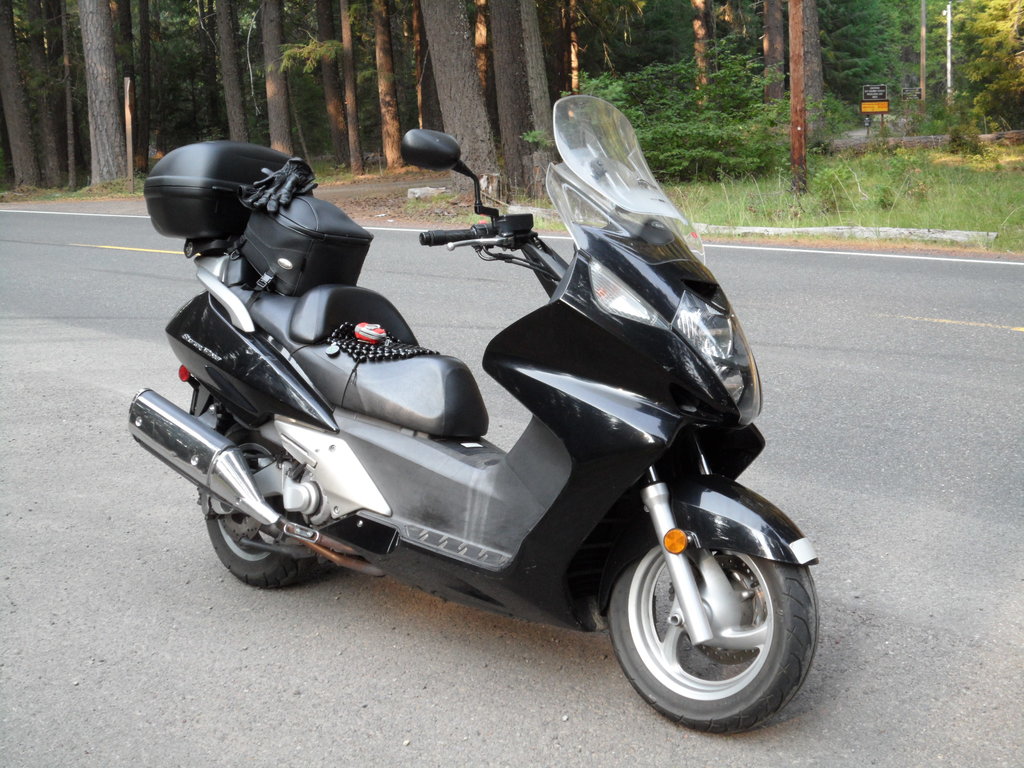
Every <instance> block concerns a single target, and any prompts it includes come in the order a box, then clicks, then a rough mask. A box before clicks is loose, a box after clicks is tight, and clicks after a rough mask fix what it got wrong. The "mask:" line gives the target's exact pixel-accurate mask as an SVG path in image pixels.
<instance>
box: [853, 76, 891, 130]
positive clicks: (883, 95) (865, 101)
mask: <svg viewBox="0 0 1024 768" xmlns="http://www.w3.org/2000/svg"><path fill="white" fill-rule="evenodd" d="M860 111H861V114H863V115H881V116H882V128H883V129H884V128H885V116H886V115H887V114H889V86H887V85H865V86H863V87H862V88H861V97H860Z"/></svg>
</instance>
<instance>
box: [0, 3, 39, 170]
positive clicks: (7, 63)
mask: <svg viewBox="0 0 1024 768" xmlns="http://www.w3.org/2000/svg"><path fill="white" fill-rule="evenodd" d="M0 99H2V103H3V108H4V120H5V122H6V124H7V138H8V140H9V141H10V144H11V163H12V165H13V166H14V186H16V187H20V186H28V187H38V186H39V182H40V180H41V178H40V175H39V163H38V162H37V161H36V151H35V147H34V146H33V144H32V124H31V122H30V120H29V114H28V103H27V101H26V99H25V86H24V84H23V83H22V81H21V73H20V72H19V71H18V52H17V50H16V49H15V43H14V10H13V8H12V7H11V0H0Z"/></svg>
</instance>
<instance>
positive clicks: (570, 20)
mask: <svg viewBox="0 0 1024 768" xmlns="http://www.w3.org/2000/svg"><path fill="white" fill-rule="evenodd" d="M578 16H579V3H578V2H577V0H569V2H568V7H567V9H566V12H565V23H566V30H565V31H566V43H567V49H566V52H567V59H568V65H569V66H568V71H569V92H570V93H579V92H580V38H579V32H578V30H577V29H576V20H577V18H578Z"/></svg>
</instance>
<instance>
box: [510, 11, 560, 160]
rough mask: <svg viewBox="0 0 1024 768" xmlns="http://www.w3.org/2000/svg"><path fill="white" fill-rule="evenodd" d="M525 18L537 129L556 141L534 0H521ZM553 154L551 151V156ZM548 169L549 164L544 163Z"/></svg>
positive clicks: (525, 50)
mask: <svg viewBox="0 0 1024 768" xmlns="http://www.w3.org/2000/svg"><path fill="white" fill-rule="evenodd" d="M519 5H520V9H521V10H522V19H523V55H524V56H525V61H526V79H527V80H528V81H529V84H530V111H531V112H532V113H533V126H534V129H535V130H538V131H541V132H542V133H544V134H545V135H546V136H547V137H548V138H553V137H554V133H553V130H554V129H553V127H552V125H551V91H550V90H549V89H548V70H547V66H546V65H545V63H544V43H543V41H542V39H541V36H540V20H539V19H538V18H537V4H536V3H535V2H534V0H520V3H519ZM548 154H549V155H550V152H549V153H548ZM543 167H544V169H545V170H546V169H547V163H544V166H543Z"/></svg>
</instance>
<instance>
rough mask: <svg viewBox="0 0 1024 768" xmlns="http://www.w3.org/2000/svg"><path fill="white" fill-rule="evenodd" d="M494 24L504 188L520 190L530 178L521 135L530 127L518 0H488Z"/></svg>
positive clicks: (527, 154) (527, 148)
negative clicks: (489, 0) (503, 161)
mask: <svg viewBox="0 0 1024 768" xmlns="http://www.w3.org/2000/svg"><path fill="white" fill-rule="evenodd" d="M491 22H492V23H493V25H494V80H495V86H496V90H497V94H498V127H499V132H498V133H499V135H500V136H501V151H502V156H503V157H504V159H505V179H506V182H507V187H506V190H505V192H506V193H509V194H510V193H512V192H514V191H518V190H523V189H525V188H526V187H527V186H529V185H530V182H531V181H532V179H531V176H532V173H531V170H530V159H531V158H530V155H531V154H532V150H531V147H530V145H529V144H528V143H527V142H526V140H525V139H523V135H524V134H526V133H528V132H530V131H532V130H533V120H532V115H531V111H530V110H529V109H524V107H527V106H528V105H529V103H530V88H529V82H528V80H527V73H526V62H525V58H526V57H525V53H524V48H523V17H522V13H521V11H520V7H519V0H491Z"/></svg>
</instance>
